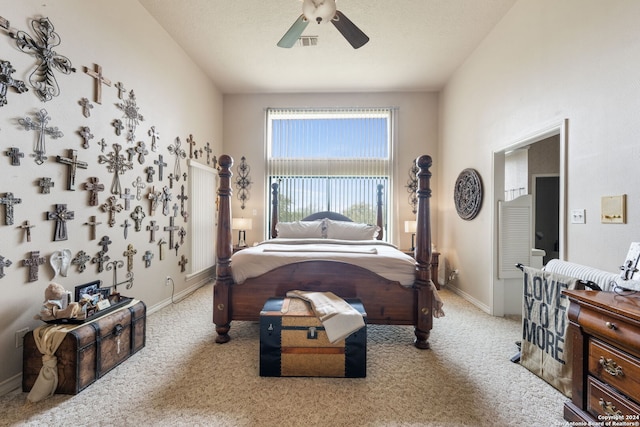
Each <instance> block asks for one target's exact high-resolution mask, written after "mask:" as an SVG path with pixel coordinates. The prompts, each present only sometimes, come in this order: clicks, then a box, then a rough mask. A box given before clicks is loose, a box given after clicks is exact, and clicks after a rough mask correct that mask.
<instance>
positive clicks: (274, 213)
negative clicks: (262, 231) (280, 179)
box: [271, 182, 279, 239]
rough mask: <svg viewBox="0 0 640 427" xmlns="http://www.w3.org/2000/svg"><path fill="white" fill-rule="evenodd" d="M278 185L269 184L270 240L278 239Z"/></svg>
mask: <svg viewBox="0 0 640 427" xmlns="http://www.w3.org/2000/svg"><path fill="white" fill-rule="evenodd" d="M278 187H279V185H278V183H277V182H274V183H273V184H271V238H272V239H275V238H276V237H278V230H276V225H278V215H279V212H278Z"/></svg>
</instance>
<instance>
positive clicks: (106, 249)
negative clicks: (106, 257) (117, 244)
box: [98, 236, 113, 253]
mask: <svg viewBox="0 0 640 427" xmlns="http://www.w3.org/2000/svg"><path fill="white" fill-rule="evenodd" d="M112 243H113V242H112V241H111V239H109V236H102V239H100V242H98V246H102V252H104V253H107V252H109V245H110V244H112Z"/></svg>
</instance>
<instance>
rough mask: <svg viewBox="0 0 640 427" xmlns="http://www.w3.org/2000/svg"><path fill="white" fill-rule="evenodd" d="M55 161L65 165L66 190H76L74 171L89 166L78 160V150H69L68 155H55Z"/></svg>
mask: <svg viewBox="0 0 640 427" xmlns="http://www.w3.org/2000/svg"><path fill="white" fill-rule="evenodd" d="M56 162H58V163H62V164H63V165H67V166H68V167H67V190H70V191H75V190H76V171H77V170H78V168H79V169H86V168H88V167H89V165H88V163H87V162H82V161H80V160H78V151H76V150H69V157H62V156H56Z"/></svg>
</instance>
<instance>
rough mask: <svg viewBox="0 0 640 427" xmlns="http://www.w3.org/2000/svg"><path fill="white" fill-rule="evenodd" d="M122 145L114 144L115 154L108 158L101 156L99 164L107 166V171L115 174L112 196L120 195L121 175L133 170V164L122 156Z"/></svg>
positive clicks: (110, 154) (112, 183)
mask: <svg viewBox="0 0 640 427" xmlns="http://www.w3.org/2000/svg"><path fill="white" fill-rule="evenodd" d="M121 150H122V145H120V144H113V152H111V153H109V154H107V155H106V156H105V155H103V154H100V156H98V162H99V163H100V164H104V163H106V164H107V171H109V172H113V181H112V182H111V194H120V191H121V187H120V174H121V173H125V172H126V171H127V170H128V169H133V163H131V162H130V161H127V159H126V158H125V157H124V155H122V154H120V151H121Z"/></svg>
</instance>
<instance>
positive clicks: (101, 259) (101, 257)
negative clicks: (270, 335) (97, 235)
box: [91, 251, 111, 273]
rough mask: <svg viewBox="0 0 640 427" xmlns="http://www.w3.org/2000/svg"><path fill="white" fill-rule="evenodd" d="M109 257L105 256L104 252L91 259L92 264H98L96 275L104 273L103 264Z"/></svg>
mask: <svg viewBox="0 0 640 427" xmlns="http://www.w3.org/2000/svg"><path fill="white" fill-rule="evenodd" d="M110 259H111V257H110V256H109V255H106V254H105V253H104V251H100V252H98V254H97V255H96V256H95V257H93V259H91V262H92V263H94V264H98V273H102V272H103V271H104V263H105V262H107V261H109V260H110Z"/></svg>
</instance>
